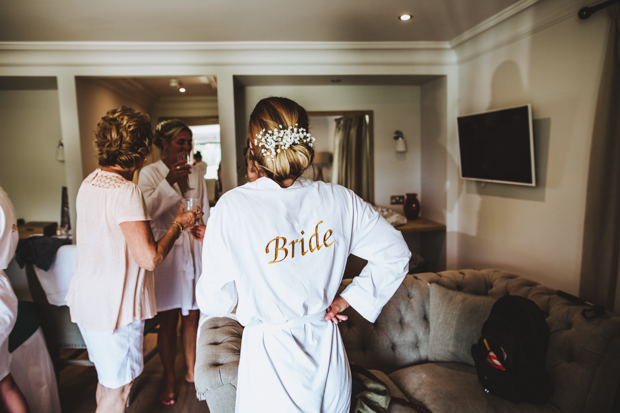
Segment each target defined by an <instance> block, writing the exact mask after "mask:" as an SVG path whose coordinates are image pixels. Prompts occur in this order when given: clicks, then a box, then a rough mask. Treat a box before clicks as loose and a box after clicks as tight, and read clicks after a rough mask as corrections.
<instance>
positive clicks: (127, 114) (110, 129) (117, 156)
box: [95, 106, 153, 168]
mask: <svg viewBox="0 0 620 413" xmlns="http://www.w3.org/2000/svg"><path fill="white" fill-rule="evenodd" d="M152 142H153V132H152V130H151V118H150V117H149V115H146V114H144V113H142V112H138V111H137V110H134V109H132V108H129V107H127V106H121V107H120V108H118V109H112V110H109V111H108V113H107V114H106V115H105V116H104V117H102V118H101V120H100V121H99V123H98V124H97V130H96V131H95V148H96V149H97V158H98V161H99V165H100V166H116V165H118V166H120V167H122V168H133V167H136V166H140V165H142V164H143V163H144V160H145V159H146V157H147V156H148V154H149V153H151V144H152Z"/></svg>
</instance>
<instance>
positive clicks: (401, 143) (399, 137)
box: [394, 130, 407, 153]
mask: <svg viewBox="0 0 620 413" xmlns="http://www.w3.org/2000/svg"><path fill="white" fill-rule="evenodd" d="M394 140H395V141H396V152H397V153H399V152H400V153H402V152H407V143H406V142H405V138H404V137H403V133H402V132H401V131H399V130H397V131H395V132H394Z"/></svg>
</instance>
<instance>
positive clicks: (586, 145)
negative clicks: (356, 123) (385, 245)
mask: <svg viewBox="0 0 620 413" xmlns="http://www.w3.org/2000/svg"><path fill="white" fill-rule="evenodd" d="M573 3H574V2H573ZM564 5H565V3H563V2H561V1H555V0H554V1H547V2H541V3H539V4H537V5H536V6H535V7H532V8H530V9H528V10H526V11H525V12H522V13H521V14H519V15H517V16H515V17H513V18H512V19H510V20H508V21H506V22H504V23H502V24H500V25H499V26H496V27H494V28H493V29H491V30H489V31H488V32H485V33H483V34H482V35H480V36H478V37H476V38H474V39H472V40H470V41H468V42H466V43H464V44H462V45H460V46H458V47H457V48H456V52H457V55H458V57H459V101H458V112H459V115H462V114H468V113H475V112H480V111H486V110H489V109H497V108H503V107H509V106H514V105H519V104H526V103H531V104H532V109H533V116H534V119H535V120H534V134H535V136H534V140H535V150H536V167H537V180H538V186H537V187H536V188H526V187H516V186H510V185H501V184H486V185H483V184H480V183H474V182H471V181H468V182H465V181H461V180H460V179H459V178H458V176H455V175H454V174H452V175H451V176H450V177H449V184H450V188H451V190H452V191H454V193H453V195H454V196H455V198H456V199H458V201H457V205H456V213H457V221H458V226H457V232H458V243H457V249H456V251H451V252H450V253H453V254H456V266H457V267H459V268H468V267H476V268H501V269H504V270H508V271H512V272H514V273H516V274H520V275H523V276H526V277H529V278H531V279H534V280H536V281H538V282H540V283H543V284H545V285H548V286H550V287H552V288H557V289H562V290H565V291H568V292H571V293H573V294H577V293H578V286H579V278H580V266H581V248H582V235H583V219H584V211H585V195H586V185H587V173H588V163H589V153H590V141H591V132H592V125H593V116H594V108H595V104H596V97H597V92H598V87H599V79H600V73H601V67H602V66H601V65H602V62H603V51H604V47H605V43H606V42H605V40H606V36H607V33H608V21H607V20H608V18H607V16H606V13H604V12H600V13H597V14H596V15H594V16H593V17H592V18H590V19H589V20H588V21H580V20H579V19H578V18H577V16H576V15H575V14H574V13H573V12H572V11H570V13H569V11H566V12H565V13H564V15H561V14H560V15H558V12H557V10H558V9H561V8H562V7H563V6H564ZM553 14H555V16H554V17H553V18H550V16H551V15H553ZM529 28H531V30H530V32H529V33H524V32H523V31H524V30H529ZM520 31H521V32H520Z"/></svg>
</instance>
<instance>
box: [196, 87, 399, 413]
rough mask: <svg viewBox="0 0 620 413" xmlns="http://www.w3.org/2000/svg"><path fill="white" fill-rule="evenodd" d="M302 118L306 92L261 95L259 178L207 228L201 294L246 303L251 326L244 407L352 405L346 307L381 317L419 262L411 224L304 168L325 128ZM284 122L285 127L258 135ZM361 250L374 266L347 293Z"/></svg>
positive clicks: (255, 118)
mask: <svg viewBox="0 0 620 413" xmlns="http://www.w3.org/2000/svg"><path fill="white" fill-rule="evenodd" d="M296 124H299V127H304V128H307V124H308V120H307V115H306V113H305V111H304V110H303V108H301V107H300V106H299V105H297V104H296V103H295V102H293V101H290V100H288V99H285V98H268V99H264V100H262V101H261V102H259V104H258V105H257V107H256V108H255V109H254V112H253V113H252V116H251V118H250V137H251V141H250V148H251V150H250V151H249V152H248V161H249V162H250V163H254V165H255V166H256V167H257V169H258V171H259V178H258V179H257V180H256V181H255V182H251V183H248V184H246V185H243V186H241V187H238V188H235V189H233V190H231V191H229V192H227V193H226V194H224V195H223V196H222V197H221V198H220V200H219V201H218V204H217V206H216V207H215V208H214V211H213V214H212V216H211V218H210V220H209V225H208V227H207V230H206V234H205V238H204V244H203V260H204V261H208V262H209V266H208V267H207V268H205V269H204V271H203V274H202V276H201V278H200V280H199V282H198V288H197V300H198V305H199V307H200V309H201V311H202V312H203V313H204V314H207V315H209V316H217V315H220V316H221V315H227V314H229V313H230V312H231V311H232V310H233V309H234V307H235V306H236V305H237V310H236V315H237V318H238V320H239V322H240V323H241V324H242V325H243V326H244V327H245V329H244V332H243V340H242V348H241V358H240V362H239V374H238V388H237V403H236V411H237V412H250V411H251V412H276V411H277V412H280V411H281V412H330V413H345V412H349V407H350V401H351V374H350V370H349V364H348V361H347V356H346V352H345V349H344V346H343V344H342V340H341V337H340V332H339V329H338V327H337V326H336V324H337V323H338V322H339V321H341V320H344V319H346V317H345V316H343V315H340V314H338V313H339V312H341V311H342V310H344V309H346V308H347V307H348V306H349V305H351V306H353V307H354V308H355V309H356V310H357V311H358V312H359V313H360V314H361V315H362V316H364V317H365V318H366V319H368V320H369V321H371V322H374V321H375V319H376V318H377V316H378V315H379V313H380V311H381V309H382V307H383V306H384V305H385V303H386V302H387V301H388V300H389V299H390V298H391V296H392V295H393V294H394V292H395V291H396V289H397V288H398V286H399V285H400V284H401V282H402V280H403V278H404V276H405V274H406V273H407V270H408V263H409V257H410V252H409V250H408V248H407V245H406V243H405V242H404V240H403V237H402V235H401V234H400V232H398V231H396V230H395V229H394V228H393V227H392V226H391V225H390V224H388V222H387V221H385V219H383V218H381V217H380V216H379V214H378V213H377V212H375V211H374V210H373V209H372V208H371V207H370V206H369V205H368V204H367V203H366V202H364V201H363V200H362V199H360V198H359V197H358V196H356V195H355V194H354V193H353V192H352V191H350V190H348V189H346V188H344V187H342V186H339V185H333V184H326V183H324V182H313V181H310V180H307V179H304V178H298V177H299V176H300V175H301V173H302V172H303V170H305V169H306V168H307V167H308V166H309V165H310V163H311V159H312V153H313V152H312V148H311V145H312V142H313V140H314V139H313V138H310V137H309V135H308V134H307V133H306V132H305V131H297V132H296V130H295V129H291V130H290V131H288V127H289V126H291V127H292V128H295V127H296ZM281 125H283V126H281ZM274 128H276V129H278V132H277V135H282V136H280V137H276V138H275V139H274V138H272V137H265V133H263V134H261V135H260V137H257V136H256V135H258V134H260V131H261V130H263V129H267V130H273V129H274ZM283 139H284V140H283ZM287 140H288V141H293V144H291V145H290V147H289V146H287V145H286V141H287ZM261 144H262V145H261ZM265 147H267V149H265ZM270 147H272V148H274V152H275V155H274V157H273V158H272V157H271V154H272V152H271V149H270ZM278 149H280V150H279V151H278ZM291 160H292V161H291ZM282 163H286V164H287V165H288V167H289V168H286V167H284V168H282ZM282 169H284V170H285V172H284V173H281V171H282ZM349 254H355V255H357V256H359V257H361V258H364V259H367V260H368V265H367V266H366V267H365V268H364V270H363V271H362V274H361V275H360V276H359V277H356V278H355V279H354V280H353V282H352V283H351V285H350V286H349V287H348V288H347V289H346V290H345V291H344V292H343V293H342V294H341V295H340V296H339V297H336V294H337V290H338V287H339V285H340V282H341V280H342V276H343V273H344V269H345V266H346V262H347V257H348V256H349ZM330 321H331V322H330Z"/></svg>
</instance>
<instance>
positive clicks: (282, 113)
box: [245, 97, 314, 184]
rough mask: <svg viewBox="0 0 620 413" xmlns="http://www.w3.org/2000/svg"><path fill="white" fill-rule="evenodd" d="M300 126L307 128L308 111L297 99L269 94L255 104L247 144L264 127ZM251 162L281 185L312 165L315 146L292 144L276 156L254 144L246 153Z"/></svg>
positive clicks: (295, 177)
mask: <svg viewBox="0 0 620 413" xmlns="http://www.w3.org/2000/svg"><path fill="white" fill-rule="evenodd" d="M289 127H293V128H296V127H299V128H304V129H305V130H306V131H307V130H308V114H307V113H306V110H305V109H304V108H303V107H301V106H300V105H299V104H298V103H297V102H295V101H292V100H291V99H287V98H283V97H269V98H266V99H262V100H261V101H260V102H258V103H257V104H256V106H255V107H254V110H253V111H252V114H251V115H250V125H249V128H248V144H249V142H254V139H256V137H257V136H258V135H259V134H260V133H261V131H262V130H273V129H278V128H279V129H288V128H289ZM245 156H246V161H247V162H248V163H250V164H251V163H252V162H256V163H257V164H258V165H259V166H260V167H261V168H262V169H263V170H264V171H265V174H266V175H267V176H268V177H269V178H271V179H273V180H274V181H276V182H278V183H280V184H282V182H284V181H286V180H287V179H293V180H295V179H297V178H298V177H300V176H301V174H303V173H304V171H305V170H306V169H308V167H310V166H311V165H312V160H313V158H314V149H312V146H310V145H309V144H307V143H302V142H300V143H298V144H295V145H291V146H290V147H289V148H288V149H282V150H281V151H279V152H278V153H277V154H276V155H275V156H274V157H273V158H272V157H271V156H269V155H265V154H264V153H263V152H262V151H261V150H258V149H257V148H256V147H254V149H253V150H248V151H247V152H246V155H245Z"/></svg>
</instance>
